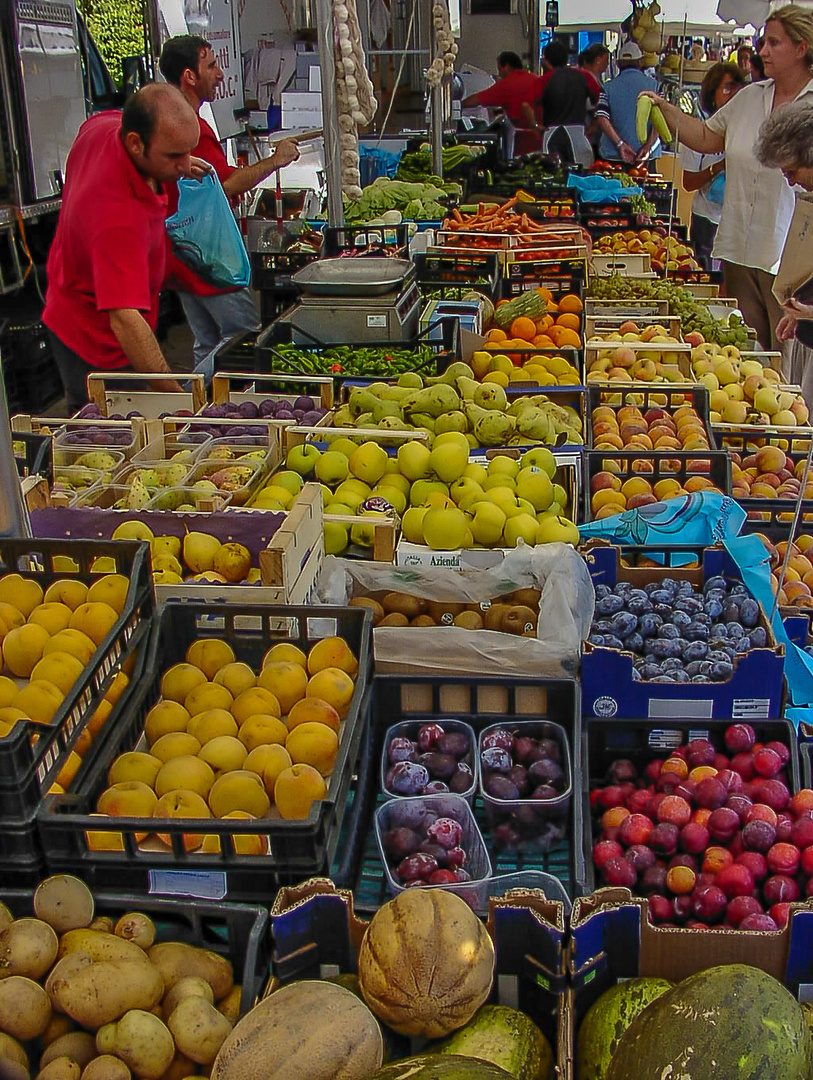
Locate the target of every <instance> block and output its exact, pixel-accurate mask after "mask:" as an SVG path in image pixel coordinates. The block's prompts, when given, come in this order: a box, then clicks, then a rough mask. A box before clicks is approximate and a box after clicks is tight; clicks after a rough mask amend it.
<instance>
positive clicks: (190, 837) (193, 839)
mask: <svg viewBox="0 0 813 1080" xmlns="http://www.w3.org/2000/svg"><path fill="white" fill-rule="evenodd" d="M201 764H203V762H201ZM211 816H212V815H211V813H210V811H209V807H208V806H207V805H206V800H205V799H204V798H202V796H200V795H199V794H198V793H197V792H196V791H192V790H190V789H187V788H176V789H174V790H172V791H168V792H167V793H166V794H165V795H163V796H162V797H161V798H160V799H159V800H158V804H157V806H156V807H155V812H154V814H153V817H155V818H163V819H164V820H166V819H172V818H210V817H211ZM205 835H206V834H205V833H184V834H183V846H184V848H185V849H186V850H187V851H197V849H198V848H199V847H200V846H201V844H202V843H203V837H204V836H205ZM158 839H159V840H160V841H161V842H162V843H164V844H166V845H167V847H171V846H172V836H171V834H170V833H158Z"/></svg>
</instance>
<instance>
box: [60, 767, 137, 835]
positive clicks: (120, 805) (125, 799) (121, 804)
mask: <svg viewBox="0 0 813 1080" xmlns="http://www.w3.org/2000/svg"><path fill="white" fill-rule="evenodd" d="M59 783H62V781H61V780H60V781H59ZM62 786H63V787H65V785H64V784H62ZM157 806H158V796H157V795H156V794H155V792H154V791H153V790H152V788H149V787H147V785H146V784H142V783H141V781H140V780H130V781H127V782H125V783H121V784H112V785H111V786H110V787H109V788H106V789H105V790H104V791H103V792H102V793H101V795H100V796H99V799H98V802H97V803H96V810H97V811H98V812H99V813H100V814H106V815H107V816H108V817H134V818H151V817H153V815H154V814H155V809H156V807H157ZM148 835H149V830H147V832H137V833H136V834H135V836H136V841H139V840H143V839H144V837H145V836H148Z"/></svg>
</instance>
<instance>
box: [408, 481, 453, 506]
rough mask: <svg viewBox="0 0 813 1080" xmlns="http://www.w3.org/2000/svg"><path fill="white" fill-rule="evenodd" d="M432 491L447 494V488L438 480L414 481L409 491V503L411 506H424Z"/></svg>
mask: <svg viewBox="0 0 813 1080" xmlns="http://www.w3.org/2000/svg"><path fill="white" fill-rule="evenodd" d="M433 491H440V492H442V493H443V494H444V495H448V494H449V488H448V487H447V486H446V484H443V483H441V481H440V480H416V481H415V483H414V484H413V485H412V487H411V488H410V489H409V501H410V503H411V504H412V506H425V505H426V500H427V498H428V497H429V495H430V494H431V493H432V492H433Z"/></svg>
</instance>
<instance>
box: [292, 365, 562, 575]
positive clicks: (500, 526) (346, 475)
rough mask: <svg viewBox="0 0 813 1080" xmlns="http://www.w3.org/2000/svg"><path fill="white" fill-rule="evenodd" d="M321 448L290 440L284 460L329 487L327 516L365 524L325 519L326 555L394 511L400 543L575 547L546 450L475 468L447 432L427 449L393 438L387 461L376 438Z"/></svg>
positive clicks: (464, 444) (368, 532)
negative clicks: (398, 520)
mask: <svg viewBox="0 0 813 1080" xmlns="http://www.w3.org/2000/svg"><path fill="white" fill-rule="evenodd" d="M497 389H500V388H499V387H497ZM539 411H540V412H541V410H539ZM330 445H331V448H330V449H329V450H325V451H320V450H319V449H317V447H315V446H314V445H313V444H312V443H304V444H302V445H301V446H294V447H292V448H291V450H289V452H288V456H287V459H286V469H288V470H292V471H294V472H297V473H299V474H300V475H301V476H304V477H312V478H314V479H316V480H318V481H320V482H321V483H322V484H323V485H324V486H325V487H327V488H328V490H329V492H330V494H329V495H327V494H326V496H325V513H326V514H327V515H336V516H339V515H353V514H359V513H360V515H361V516H362V517H363V518H369V519H370V524H369V525H368V524H367V523H366V522H365V521H359V522H357V523H355V524H350V525H346V524H343V523H342V522H339V521H335V522H334V521H327V522H325V550H326V551H327V552H328V553H330V554H341V553H342V552H343V551H344V550H345V549H346V548H347V545H348V544H349V543H350V542H351V541H352V543H354V544H357V545H360V546H362V547H372V545H373V538H374V533H373V528H372V523H373V522H374V521H375V520H376V519H379V520H381V519H382V518H385V517H387V515H388V513H389V514H391V513H392V512H393V511H395V512H396V513H398V514H399V515H400V517H401V529H402V532H403V536H404V539H406V540H407V541H409V542H410V543H413V544H423V545H426V546H428V547H430V548H431V549H432V550H434V551H454V550H456V549H458V548H470V547H475V546H479V547H516V546H517V544H518V542H519V541H520V540H522V541H524V542H525V543H527V544H543V543H548V542H550V541H554V540H555V541H562V542H565V543H578V530H577V529H576V526H575V525H574V524H573V522H572V520H570V519H569V518H568V517H566V516H565V515H566V513H567V512H568V511H569V512H570V513H571V514H572V513H575V510H574V508H572V507H569V506H568V494H567V492H566V490H565V488H564V487H563V486H562V485H561V484H559V483H558V482H557V479H556V476H557V464H556V459H555V457H554V455H553V454H552V453H551V451H550V450H548V449H547V448H546V447H535V448H533V449H531V450H527V451H526V452H525V453H524V454H523V455H522V457H521V458H520V459H519V460H517V459H516V458H512V457H507V456H497V457H495V458H493V459H492V460H491V461H489V462H488V464H487V465H484V464H480V463H477V462H471V461H469V450H470V444H469V441H468V439H467V438H466V436H465V435H462V434H461V433H460V432H454V431H447V432H445V433H444V434H442V435H437V436H436V437H435V439H434V442H433V444H432V449H431V450H430V448H429V446H428V445H427V444H425V443H423V442H419V441H418V440H411V441H408V442H405V443H402V444H401V446H400V447H399V448H398V451H397V454H396V455H395V456H394V457H389V456H388V455H387V453H386V451H385V450H384V449H383V448H382V447H381V446H380V445H379V444H378V443H376V442H363V443H362V444H361V446H357V445H356V444H355V443H353V442H351V441H350V440H349V439H344V438H342V439H341V440H336V442H333V443H331V444H330ZM271 479H272V481H273V479H274V477H273V476H272V477H271ZM378 499H381V500H383V502H384V503H385V504H386V506H385V507H382V506H381V505H380V504H377V502H376V500H378Z"/></svg>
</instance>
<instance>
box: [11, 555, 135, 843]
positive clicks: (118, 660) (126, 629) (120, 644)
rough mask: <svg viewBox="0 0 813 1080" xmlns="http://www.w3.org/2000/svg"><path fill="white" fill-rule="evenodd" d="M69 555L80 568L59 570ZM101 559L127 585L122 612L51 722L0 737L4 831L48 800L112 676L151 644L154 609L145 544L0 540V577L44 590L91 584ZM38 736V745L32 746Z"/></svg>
mask: <svg viewBox="0 0 813 1080" xmlns="http://www.w3.org/2000/svg"><path fill="white" fill-rule="evenodd" d="M65 557H69V558H72V559H74V560H75V561H76V562H77V563H78V564H79V569H78V570H77V571H67V570H55V569H54V559H56V558H65ZM100 557H111V558H113V559H114V560H115V563H116V571H117V572H118V573H120V574H124V575H126V576H127V577H128V578H129V579H130V589H129V592H128V594H127V600H126V603H125V606H124V610H123V612H122V614H121V615H120V616H119V619H118V621H117V622H116V624H115V625H114V626H113V628H112V629H111V631H110V633H109V634H108V635H107V636H106V638H105V639H104V641H103V642H102V644H101V645H100V646H99V647H98V648H97V650H96V652H95V653H94V655H93V657H92V658H91V661H90V663H89V664H88V666H87V667H86V668H85V670H84V672H83V674H82V675H81V676H80V678H79V679H78V680H77V682H76V684H75V685H74V687H73V688H72V689H71V690H70V692H69V693H67V694H66V695H65V698H64V700H63V702H62V704H61V705H60V707H59V709H58V710H57V712H56V713H55V715H54V717H53V719H52V721H51V722H50V723H49V724H41V723H38V722H36V721H33V720H29V721H19V722H18V723H17V724H15V726H14V727H13V728H12V730H11V732H10V733H9V734H8V735H6V736H5V738H2V739H0V825H1V824H2V821H3V819H6V818H9V819H14V820H16V821H18V822H21V823H22V822H28V823H30V821H31V820H33V814H34V812H35V811H36V809H37V807H38V806H39V804H40V800H41V799H42V796H43V794H44V793H45V792H46V791H47V790H48V789H49V788H50V786H51V784H52V783H53V782H54V779H55V777H56V775H57V773H58V772H59V770H60V769H61V768H62V766H63V764H64V763H65V760H66V759H67V756H68V755H69V754H70V752H71V751H72V750H73V748H74V746H75V745H76V743H77V741H78V740H79V737H80V735H81V734H82V733H83V732H84V731H85V729H86V728H87V726H88V724H89V723H90V720H91V717H92V716H93V714H94V712H95V711H96V708H97V707H98V705H99V703H100V701H101V699H102V698H103V697H104V694H105V692H106V691H107V689H108V687H109V685H110V683H111V682H112V681H113V678H114V677H115V675H116V674H117V672H118V671H119V670H120V669H121V668H122V667H123V666H124V665H125V664H126V663H127V662H128V661H129V660H130V658H131V657H133V656H134V655H135V653H136V651H137V650H138V648H139V646H140V645H141V644H142V643H143V642H144V641H145V640H146V638H147V636H148V634H149V632H150V630H151V628H152V617H153V612H154V607H155V600H154V593H153V589H152V574H151V572H150V559H149V548H148V546H147V545H146V544H139V543H132V542H114V541H109V540H81V541H76V540H11V539H4V540H0V571H2V572H5V573H13V572H14V573H19V574H21V575H22V576H23V577H25V578H31V579H33V580H36V581H38V582H39V584H40V585H41V586H42V588H43V590H45V589H47V588H48V586H49V585H50V584H51V583H52V582H54V581H58V580H62V579H66V578H68V579H69V578H74V577H76V578H79V579H80V580H81V581H84V582H86V583H92V582H93V581H94V580H98V575H93V574H92V573H91V570H90V567H91V565H92V563H93V562H94V560H95V559H97V558H100ZM135 683H136V679H134V678H133V679H131V681H130V684H129V685H128V687H127V689H126V690H125V693H124V694H123V695H122V697H121V698H120V699H119V701H118V702H117V703H116V706H115V708H116V709H118V708H120V707H122V705H123V702H124V701H126V700H128V699H129V697H130V695H131V694H132V693H133V691H134V690H135ZM110 718H111V719H112V713H111V717H110ZM106 726H107V725H105V727H106ZM103 733H104V729H102V732H100V733H99V736H97V738H96V739H95V740H94V744H96V743H98V742H99V741H100V740H101V739H102V737H103ZM35 735H36V736H37V739H36V742H33V741H32V736H35Z"/></svg>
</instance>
